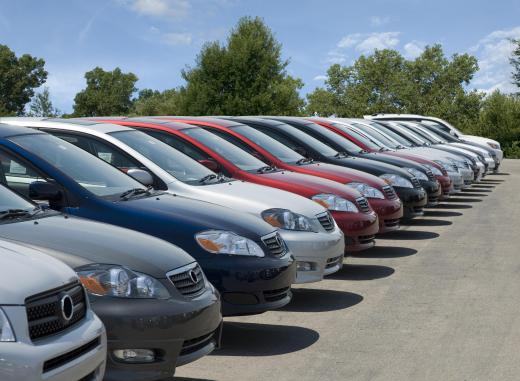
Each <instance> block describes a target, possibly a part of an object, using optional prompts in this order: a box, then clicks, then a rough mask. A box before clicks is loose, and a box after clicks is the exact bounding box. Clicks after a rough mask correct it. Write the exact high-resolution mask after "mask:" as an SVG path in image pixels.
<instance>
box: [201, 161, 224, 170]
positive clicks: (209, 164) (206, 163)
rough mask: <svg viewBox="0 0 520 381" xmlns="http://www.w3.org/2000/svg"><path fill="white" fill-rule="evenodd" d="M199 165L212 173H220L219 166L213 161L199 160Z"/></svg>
mask: <svg viewBox="0 0 520 381" xmlns="http://www.w3.org/2000/svg"><path fill="white" fill-rule="evenodd" d="M199 163H201V164H202V165H203V166H205V167H206V168H208V169H211V170H212V171H213V172H219V171H220V166H219V165H218V163H217V162H216V161H215V160H213V159H207V160H199Z"/></svg>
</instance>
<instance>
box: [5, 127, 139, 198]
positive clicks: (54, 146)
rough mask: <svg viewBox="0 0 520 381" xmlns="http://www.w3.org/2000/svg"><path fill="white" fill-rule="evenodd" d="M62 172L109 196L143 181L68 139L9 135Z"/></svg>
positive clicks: (50, 136)
mask: <svg viewBox="0 0 520 381" xmlns="http://www.w3.org/2000/svg"><path fill="white" fill-rule="evenodd" d="M9 140H11V141H12V142H14V143H16V144H18V145H19V146H21V147H23V148H24V149H26V150H27V151H30V152H32V153H34V154H36V155H38V156H40V157H41V158H42V159H44V160H46V161H47V162H49V163H50V164H51V165H53V166H54V167H56V168H58V169H59V170H60V171H62V172H63V173H65V174H66V175H67V176H69V177H70V178H72V179H73V180H74V181H76V182H77V183H78V184H79V185H81V186H82V187H83V188H85V189H87V190H88V191H90V192H92V193H93V194H95V195H96V196H100V197H103V196H111V195H116V194H120V193H122V192H125V191H127V190H129V189H134V188H141V189H145V188H144V187H143V185H142V184H141V183H139V182H137V181H136V180H134V179H132V178H131V177H130V176H127V175H125V174H124V173H123V172H121V171H120V170H119V169H117V168H115V167H113V166H111V165H110V164H108V163H106V162H104V161H103V160H101V159H98V158H96V157H95V156H93V155H91V154H90V153H88V152H86V151H84V150H82V149H81V148H78V147H76V146H75V145H73V144H71V143H67V142H66V141H64V140H62V139H60V138H57V137H55V136H52V135H48V134H31V135H19V136H13V137H11V138H9Z"/></svg>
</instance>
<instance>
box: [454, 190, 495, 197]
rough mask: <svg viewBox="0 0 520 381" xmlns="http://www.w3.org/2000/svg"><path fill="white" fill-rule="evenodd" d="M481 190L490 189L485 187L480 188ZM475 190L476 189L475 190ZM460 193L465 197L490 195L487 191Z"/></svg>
mask: <svg viewBox="0 0 520 381" xmlns="http://www.w3.org/2000/svg"><path fill="white" fill-rule="evenodd" d="M478 191H479V192H489V191H486V190H484V189H479V190H478ZM473 192H475V191H473ZM473 192H471V193H459V196H464V197H487V196H489V195H488V194H485V193H473Z"/></svg>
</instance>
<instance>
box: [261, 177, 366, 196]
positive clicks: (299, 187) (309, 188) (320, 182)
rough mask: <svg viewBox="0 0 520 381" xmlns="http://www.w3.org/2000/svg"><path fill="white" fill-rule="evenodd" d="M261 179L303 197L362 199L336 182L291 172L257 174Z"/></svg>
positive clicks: (357, 193)
mask: <svg viewBox="0 0 520 381" xmlns="http://www.w3.org/2000/svg"><path fill="white" fill-rule="evenodd" d="M256 176H259V177H261V178H263V179H266V180H269V181H272V182H279V183H284V184H287V187H288V188H287V189H291V192H294V193H297V194H301V195H303V196H305V197H309V198H310V197H312V196H314V195H316V194H320V193H329V194H336V195H338V196H340V197H343V198H345V199H347V200H350V201H354V200H355V199H357V198H359V197H362V195H361V193H359V192H358V191H357V190H354V189H352V188H350V187H347V186H345V185H343V184H340V183H338V182H336V181H332V180H328V179H324V178H320V177H316V176H311V175H305V174H303V173H296V172H291V171H277V172H268V173H263V174H258V175H256Z"/></svg>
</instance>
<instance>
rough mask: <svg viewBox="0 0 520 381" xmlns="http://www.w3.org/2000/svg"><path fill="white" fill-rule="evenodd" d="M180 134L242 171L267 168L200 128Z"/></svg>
mask: <svg viewBox="0 0 520 381" xmlns="http://www.w3.org/2000/svg"><path fill="white" fill-rule="evenodd" d="M182 132H183V133H185V134H186V135H189V136H191V137H192V138H195V139H197V140H198V141H199V142H201V143H202V144H204V145H205V146H207V147H208V148H210V149H211V150H213V151H215V152H216V153H218V154H219V155H220V156H222V157H223V158H224V159H226V160H228V161H230V162H231V163H233V164H234V165H236V166H237V167H238V168H240V169H242V170H244V171H256V170H258V169H260V168H264V167H265V166H267V164H266V163H264V162H263V161H261V160H259V159H257V158H256V157H254V156H253V155H250V154H249V153H247V152H246V151H244V150H243V149H241V148H239V147H237V146H236V145H234V144H231V143H230V142H228V141H227V140H225V139H223V138H221V137H220V136H217V135H215V134H212V133H211V132H209V131H206V130H204V129H202V128H186V129H184V130H182Z"/></svg>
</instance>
